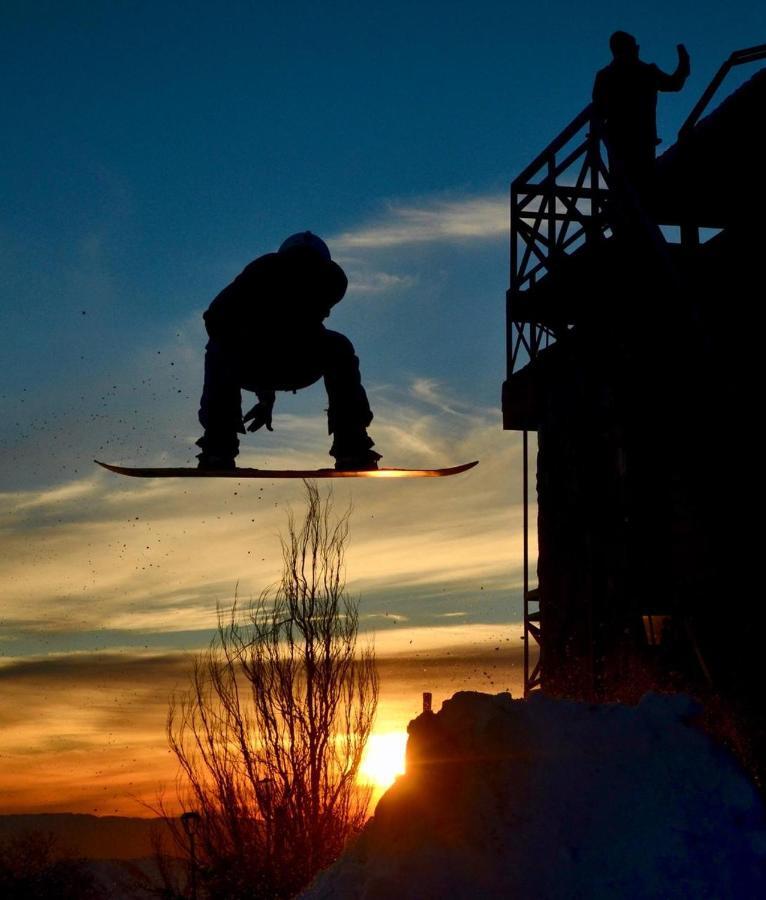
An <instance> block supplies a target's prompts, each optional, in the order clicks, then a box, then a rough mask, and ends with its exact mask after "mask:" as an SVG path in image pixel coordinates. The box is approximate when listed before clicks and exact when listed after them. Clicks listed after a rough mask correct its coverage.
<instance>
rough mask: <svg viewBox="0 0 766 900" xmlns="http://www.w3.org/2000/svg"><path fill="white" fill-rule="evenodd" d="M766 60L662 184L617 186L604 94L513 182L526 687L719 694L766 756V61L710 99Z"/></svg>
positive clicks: (704, 123)
mask: <svg viewBox="0 0 766 900" xmlns="http://www.w3.org/2000/svg"><path fill="white" fill-rule="evenodd" d="M764 57H766V45H764V46H761V47H755V48H751V49H749V50H745V51H738V52H737V53H734V54H732V56H731V57H730V58H729V60H728V61H727V63H726V64H725V65H724V66H723V67H722V70H721V71H720V72H719V74H718V75H717V76H716V79H714V82H713V83H712V84H711V87H710V88H709V90H708V91H707V92H706V94H705V95H704V96H703V98H702V99H701V101H700V103H698V104H697V106H696V107H695V108H694V110H693V111H692V113H691V114H690V116H689V119H688V120H687V122H686V123H685V124H684V126H683V128H682V129H681V132H680V135H679V138H678V141H677V142H676V143H675V144H674V145H673V146H671V147H670V148H669V149H668V150H667V151H666V152H665V153H664V154H663V155H662V156H661V157H660V158H659V159H658V160H657V164H656V174H655V179H654V185H653V189H652V190H651V191H650V192H649V193H646V194H644V195H642V196H639V195H638V194H636V193H634V192H631V191H627V192H625V191H623V190H620V189H618V187H617V186H616V185H615V184H614V183H613V182H612V179H611V176H610V172H609V168H608V164H607V162H606V160H607V154H606V152H605V149H604V146H603V142H602V140H601V137H600V134H599V124H598V122H597V121H596V120H595V118H594V116H593V111H592V108H591V107H588V108H586V109H585V110H584V111H583V112H582V113H581V114H580V115H579V116H578V117H577V118H576V119H575V120H574V121H573V122H572V123H571V124H570V125H569V126H568V127H567V128H566V129H565V130H564V131H563V132H562V133H561V134H560V135H559V137H558V138H556V140H554V141H553V142H552V143H551V144H550V145H549V146H548V147H546V149H545V150H543V152H542V153H541V154H540V155H539V156H538V157H537V158H536V159H535V160H534V161H533V162H532V163H531V164H530V165H529V166H528V167H527V168H526V169H525V170H524V172H522V173H521V174H520V175H519V176H518V177H517V178H516V179H515V180H514V182H513V184H512V188H511V223H512V224H511V229H512V233H511V287H510V289H509V291H508V294H507V311H508V315H507V322H508V334H507V339H508V373H507V380H506V382H505V383H504V385H503V422H504V427H505V428H506V429H510V430H516V431H521V432H523V437H524V448H525V453H524V458H525V469H524V506H525V588H524V605H525V640H526V649H527V665H526V672H525V679H526V691H527V692H530V691H534V690H538V689H541V690H543V691H545V692H548V693H551V694H555V695H558V696H569V697H576V698H580V699H588V698H591V699H629V698H631V697H633V696H635V695H636V694H637V693H641V692H643V691H644V690H646V689H647V688H649V687H666V686H670V687H683V688H685V689H689V688H691V689H693V690H700V691H702V692H709V693H710V694H713V695H715V696H720V697H724V698H726V702H727V703H731V704H732V708H735V709H736V714H737V715H738V716H741V717H742V718H743V719H744V720H746V721H747V722H748V723H749V724H748V728H749V729H750V731H751V736H752V742H753V744H754V745H758V746H760V751H758V752H759V754H760V757H761V758H762V759H766V753H765V752H764V748H766V743H764V742H763V741H762V735H763V732H764V729H763V713H762V711H761V706H762V705H763V704H762V703H761V700H760V681H761V680H762V678H763V675H762V671H761V668H762V657H764V656H766V654H765V653H764V650H763V649H762V648H763V647H764V645H766V603H764V600H763V598H762V593H763V592H762V589H761V581H762V576H761V573H760V557H759V554H758V550H757V541H753V540H752V539H753V537H756V538H757V536H758V535H759V534H760V532H761V531H762V528H760V526H759V525H758V524H757V523H758V522H759V521H760V519H761V517H763V515H764V512H763V509H762V503H761V495H762V491H761V489H760V485H761V484H762V480H763V478H762V472H763V468H764V463H763V461H762V459H763V454H762V453H760V452H759V451H760V445H761V443H762V439H761V437H760V429H759V428H758V425H759V424H760V422H759V420H760V416H759V415H758V412H759V410H760V408H761V407H762V405H763V404H762V403H759V402H758V399H759V398H758V395H757V393H756V389H755V378H756V377H758V376H759V375H760V371H759V370H760V355H761V354H759V351H758V348H759V344H760V341H759V331H760V329H759V327H758V324H759V319H760V314H761V311H760V307H761V304H762V302H763V297H764V275H765V273H766V218H765V215H766V211H765V210H764V208H763V206H764V202H765V201H766V153H765V152H764V151H765V150H766V134H765V128H764V125H765V123H766V69H761V70H760V71H758V72H757V73H756V74H755V75H754V76H753V77H751V78H750V80H749V81H747V82H746V83H745V84H744V85H743V86H742V87H740V88H739V89H738V90H736V91H735V92H734V93H731V94H730V96H728V97H726V98H725V99H724V100H723V101H722V102H721V103H720V104H719V105H718V107H717V108H715V109H714V110H713V111H712V112H711V113H710V114H709V115H707V116H706V117H704V118H703V117H702V116H703V113H704V112H705V111H706V108H707V107H708V106H709V104H710V100H711V97H712V95H713V93H714V92H715V91H716V90H717V88H718V87H719V85H720V83H721V81H722V80H723V77H724V75H725V74H726V72H727V71H728V70H729V69H730V68H731V67H732V66H734V65H737V64H738V63H741V62H752V61H753V60H757V59H763V58H764ZM759 380H760V379H759ZM535 434H536V437H537V467H536V488H537V547H538V559H537V579H536V581H537V583H536V584H535V583H534V582H535V578H534V560H533V558H532V557H533V555H534V553H533V547H534V540H533V535H532V534H530V516H529V511H530V502H529V501H530V499H531V498H533V497H534V489H535V482H534V479H533V478H532V477H531V471H530V470H531V466H530V464H529V462H530V459H531V458H532V457H533V454H534V440H533V438H534V435H535ZM532 509H534V505H532ZM753 516H755V521H756V525H755V527H754V526H753V524H752V523H753ZM748 538H749V540H748ZM538 648H539V653H538V652H537V651H538Z"/></svg>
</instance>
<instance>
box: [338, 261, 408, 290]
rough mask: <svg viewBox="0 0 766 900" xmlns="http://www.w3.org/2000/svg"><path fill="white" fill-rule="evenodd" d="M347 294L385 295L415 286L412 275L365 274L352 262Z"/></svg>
mask: <svg viewBox="0 0 766 900" xmlns="http://www.w3.org/2000/svg"><path fill="white" fill-rule="evenodd" d="M349 269H350V276H351V277H350V279H349V288H348V289H349V292H353V293H356V294H386V293H388V292H389V291H404V290H409V289H410V288H412V287H414V286H415V285H416V284H417V281H418V280H417V278H415V277H414V276H412V275H394V274H391V273H389V272H365V271H363V270H360V269H359V268H357V266H356V265H355V264H354V263H353V262H352V263H351V266H350V267H349Z"/></svg>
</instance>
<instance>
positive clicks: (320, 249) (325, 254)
mask: <svg viewBox="0 0 766 900" xmlns="http://www.w3.org/2000/svg"><path fill="white" fill-rule="evenodd" d="M295 247H304V248H305V249H306V250H313V251H314V252H315V253H317V254H318V255H319V256H321V257H322V259H324V260H326V261H327V262H329V261H330V259H331V257H330V248H329V247H328V246H327V244H325V242H324V241H323V240H322V238H320V237H319V236H318V235H316V234H314V233H313V232H312V231H299V232H297V233H296V234H291V235H290V237H289V238H285V240H284V241H282V243H281V245H280V247H279V252H280V253H284V252H285V250H293V249H294V248H295Z"/></svg>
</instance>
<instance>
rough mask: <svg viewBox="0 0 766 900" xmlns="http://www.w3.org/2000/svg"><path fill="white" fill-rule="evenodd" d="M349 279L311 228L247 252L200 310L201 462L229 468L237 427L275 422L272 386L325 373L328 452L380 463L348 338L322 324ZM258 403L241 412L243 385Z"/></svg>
mask: <svg viewBox="0 0 766 900" xmlns="http://www.w3.org/2000/svg"><path fill="white" fill-rule="evenodd" d="M347 286H348V279H347V278H346V275H345V273H344V271H343V269H341V267H340V266H339V265H338V264H337V263H336V262H333V260H332V259H331V256H330V251H329V249H328V247H327V244H325V242H324V241H323V240H322V239H321V238H319V237H317V235H315V234H312V233H311V232H310V231H302V232H299V233H298V234H293V235H291V236H290V237H289V238H287V239H286V240H285V241H284V242H283V243H282V245H281V246H280V248H279V250H278V252H277V253H267V254H265V255H264V256H260V257H258V259H256V260H254V261H253V262H251V263H250V264H249V265H248V266H246V267H245V269H244V270H243V271H242V272H241V273H240V274H239V275H238V276H237V277H236V278H235V279H234V281H233V282H232V283H231V284H230V285H229V286H228V287H225V288H224V289H223V290H222V291H221V293H220V294H218V296H217V297H216V298H215V299H214V300H213V302H212V303H211V304H210V307H209V308H208V310H207V312H206V313H205V314H204V319H205V327H206V329H207V333H208V336H209V338H210V340H209V341H208V344H207V348H206V352H205V385H204V388H203V391H202V399H201V401H200V410H199V421H200V424H201V425H202V427H203V428H204V429H205V433H204V434H203V436H202V437H201V438H200V439H199V440H198V441H197V446H198V447H200V448H201V450H202V452H201V453H200V454H199V455H198V457H197V459H198V460H199V465H198V467H199V468H200V469H207V470H216V469H219V470H220V469H222V470H231V469H234V468H235V464H234V460H235V458H236V456H237V454H238V452H239V437H238V435H239V434H245V423H247V422H250V424H249V425H248V426H247V428H248V430H249V431H257V430H258V429H259V428H261V427H263V426H265V427H266V429H267V430H268V431H273V428H272V411H273V408H274V399H275V392H276V391H296V390H298V389H299V388H303V387H308V386H309V385H311V384H314V383H315V382H316V381H318V380H319V379H320V378H322V377H324V383H325V388H326V390H327V398H328V401H329V403H328V410H327V419H328V429H329V432H330V434H332V435H333V437H334V441H333V445H332V447H331V449H330V455H331V456H334V457H335V468H336V469H339V470H344V471H348V470H355V469H376V468H377V461H378V460H379V459H380V454H379V453H376V452H375V451H374V450H372V449H371V448H372V447H373V446H374V442H373V441H372V439H371V438H370V437H369V435H368V434H367V426H368V425H369V424H370V422H371V421H372V417H373V416H372V411H371V410H370V405H369V402H368V400H367V394H366V392H365V390H364V387H363V386H362V381H361V376H360V374H359V360H358V358H357V356H356V354H355V352H354V347H353V345H352V343H351V341H350V340H349V339H348V338H347V337H345V336H344V335H342V334H339V333H338V332H337V331H330V330H329V329H327V328H325V327H324V325H323V324H322V323H323V322H324V320H325V319H326V318H327V317H328V316H329V315H330V310H331V308H332V307H333V306H335V304H336V303H339V302H340V300H341V299H342V298H343V296H344V294H345V293H346V288H347ZM243 388H244V389H245V390H249V391H253V392H254V393H255V394H256V396H257V398H258V403H257V404H256V405H255V406H254V407H253V408H252V409H251V410H250V411H249V412H248V413H247V415H245V416H244V417H243V416H242V395H241V391H242V389H243Z"/></svg>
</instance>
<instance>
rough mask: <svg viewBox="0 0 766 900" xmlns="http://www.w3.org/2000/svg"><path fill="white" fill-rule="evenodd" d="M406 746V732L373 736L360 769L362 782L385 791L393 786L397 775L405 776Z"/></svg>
mask: <svg viewBox="0 0 766 900" xmlns="http://www.w3.org/2000/svg"><path fill="white" fill-rule="evenodd" d="M406 746H407V733H406V732H404V731H389V732H387V733H386V734H373V735H371V736H370V740H369V741H368V743H367V749H366V750H365V752H364V757H363V759H362V765H361V767H360V769H359V778H360V781H363V782H366V783H369V784H374V785H375V786H376V787H378V788H382V789H383V790H385V789H386V788H387V787H389V786H390V785H392V784H393V783H394V780H395V779H396V776H397V775H402V774H404V751H405V748H406Z"/></svg>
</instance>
